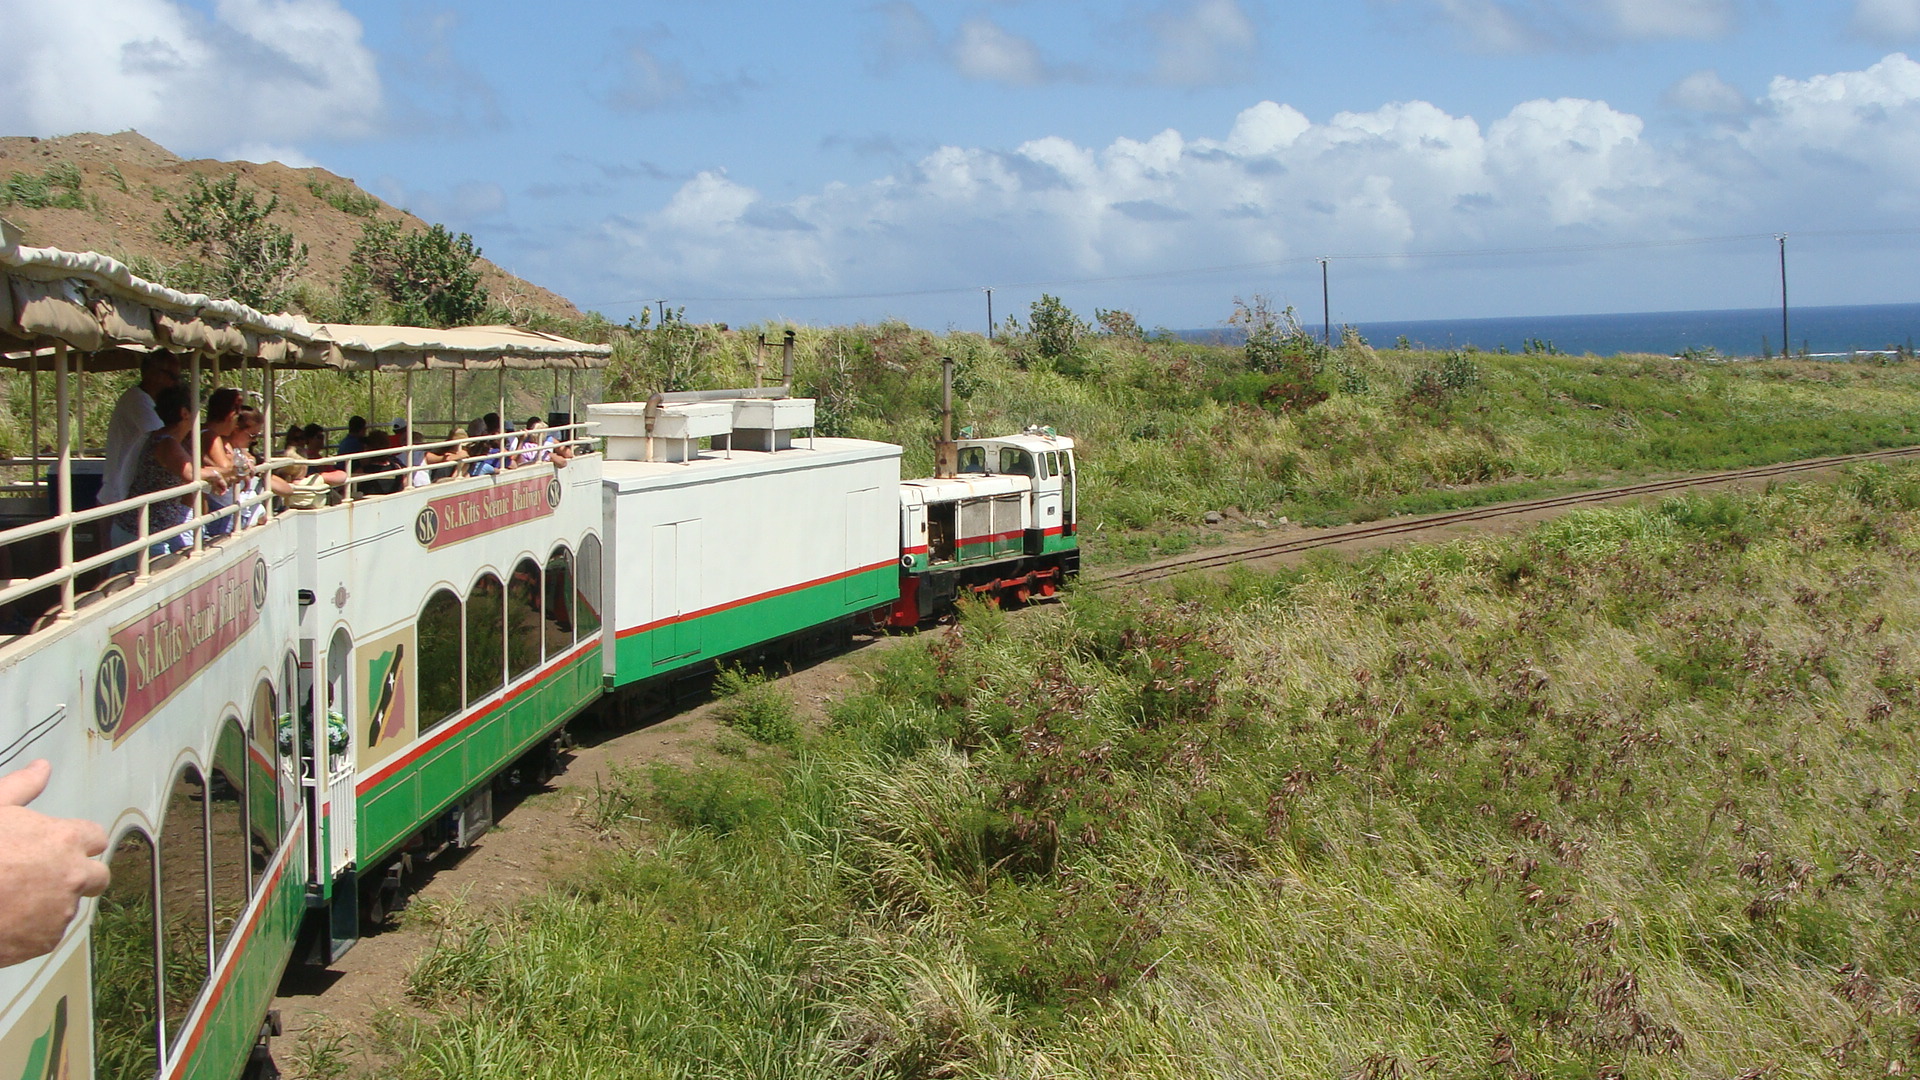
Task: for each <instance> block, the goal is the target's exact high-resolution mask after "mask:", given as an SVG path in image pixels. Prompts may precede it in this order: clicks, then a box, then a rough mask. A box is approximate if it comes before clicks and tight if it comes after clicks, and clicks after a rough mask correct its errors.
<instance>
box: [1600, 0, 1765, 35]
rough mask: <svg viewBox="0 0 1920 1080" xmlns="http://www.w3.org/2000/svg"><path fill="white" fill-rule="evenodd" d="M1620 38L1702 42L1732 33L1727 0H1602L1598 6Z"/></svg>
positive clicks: (1732, 21) (1732, 16) (1732, 20)
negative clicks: (1683, 39)
mask: <svg viewBox="0 0 1920 1080" xmlns="http://www.w3.org/2000/svg"><path fill="white" fill-rule="evenodd" d="M1601 7H1602V9H1603V10H1605V11H1606V13H1607V14H1608V16H1609V17H1610V18H1611V19H1612V21H1613V28H1614V31H1615V32H1616V33H1618V34H1619V35H1620V36H1621V37H1623V38H1628V39H1633V40H1642V39H1657V38H1685V39H1690V40H1696V41H1705V40H1710V39H1712V38H1718V37H1724V36H1726V35H1727V34H1729V33H1732V32H1733V28H1734V10H1733V4H1732V2H1731V0H1605V2H1604V3H1603V4H1602V5H1601Z"/></svg>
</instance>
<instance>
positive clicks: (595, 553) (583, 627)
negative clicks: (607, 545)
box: [574, 536, 600, 638]
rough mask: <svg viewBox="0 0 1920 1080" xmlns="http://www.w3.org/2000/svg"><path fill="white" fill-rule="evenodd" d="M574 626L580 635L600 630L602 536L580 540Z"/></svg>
mask: <svg viewBox="0 0 1920 1080" xmlns="http://www.w3.org/2000/svg"><path fill="white" fill-rule="evenodd" d="M576 574H577V576H576V580H575V582H574V595H575V597H577V598H578V603H577V605H576V606H575V608H574V626H575V627H577V628H578V630H579V634H578V636H579V637H583V638H584V637H587V636H588V635H590V634H596V633H599V631H600V538H599V537H598V536H589V537H587V538H586V539H585V540H582V541H580V563H579V566H578V568H577V570H576Z"/></svg>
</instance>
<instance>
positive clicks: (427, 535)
mask: <svg viewBox="0 0 1920 1080" xmlns="http://www.w3.org/2000/svg"><path fill="white" fill-rule="evenodd" d="M439 536H440V512H439V511H437V510H435V509H434V508H433V507H431V506H429V507H427V508H426V509H425V510H422V511H420V516H419V517H416V518H414V519H413V538H414V539H415V540H418V541H420V544H421V546H422V547H432V546H433V542H434V540H436V539H438V538H439Z"/></svg>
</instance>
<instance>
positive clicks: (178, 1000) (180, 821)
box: [160, 765, 213, 1047]
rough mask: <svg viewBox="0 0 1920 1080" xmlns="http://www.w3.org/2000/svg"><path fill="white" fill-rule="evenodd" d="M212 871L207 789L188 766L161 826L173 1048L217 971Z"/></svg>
mask: <svg viewBox="0 0 1920 1080" xmlns="http://www.w3.org/2000/svg"><path fill="white" fill-rule="evenodd" d="M208 880H209V872H208V866H207V784H206V781H205V779H203V778H202V777H201V775H200V770H199V769H197V768H194V767H193V766H192V765H188V766H187V767H186V768H184V769H181V770H180V774H179V775H178V776H176V777H174V781H173V793H172V794H171V795H169V796H168V797H167V812H166V816H165V817H163V818H161V821H160V944H161V948H162V950H163V956H162V968H161V970H162V971H163V973H164V974H163V976H162V978H161V980H160V983H161V994H162V997H163V1000H164V1003H165V1004H164V1011H165V1020H166V1043H167V1045H168V1046H169V1047H172V1046H173V1045H174V1044H175V1043H176V1042H177V1041H178V1040H179V1038H180V1036H181V1033H182V1030H181V1029H182V1028H183V1027H184V1026H185V1025H186V1019H187V1013H188V1011H189V1010H191V1009H192V1007H193V1002H194V999H195V998H197V997H199V996H200V989H201V988H202V987H204V986H205V985H206V983H207V976H208V974H209V973H210V972H211V971H212V970H213V923H212V916H213V912H212V905H211V893H210V891H209V888H208Z"/></svg>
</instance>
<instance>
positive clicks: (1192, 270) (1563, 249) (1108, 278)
mask: <svg viewBox="0 0 1920 1080" xmlns="http://www.w3.org/2000/svg"><path fill="white" fill-rule="evenodd" d="M1913 234H1920V227H1912V228H1897V229H1830V230H1825V231H1812V232H1796V233H1795V234H1794V235H1795V236H1800V237H1849V236H1895V235H1913ZM1779 235H1780V234H1779V233H1776V232H1765V233H1735V234H1730V235H1726V236H1695V237H1686V238H1681V239H1674V240H1618V241H1611V242H1606V243H1592V244H1557V245H1539V246H1534V247H1511V248H1451V249H1433V250H1426V251H1368V252H1347V253H1344V254H1330V255H1291V256H1287V257H1285V258H1279V259H1264V260H1261V261H1259V262H1248V263H1230V264H1226V265H1221V266H1200V267H1188V268H1186V269H1182V270H1149V271H1142V272H1140V273H1133V274H1107V275H1103V276H1100V277H1081V278H1052V279H1048V280H1043V281H1017V282H1002V283H999V284H996V285H994V286H991V287H992V288H996V289H1002V290H1005V289H1048V288H1060V287H1062V286H1069V285H1074V286H1077V285H1109V284H1114V283H1116V282H1126V281H1165V280H1170V279H1176V278H1194V277H1210V276H1213V275H1216V274H1244V273H1254V272H1258V271H1262V270H1277V269H1279V268H1281V267H1285V266H1303V265H1306V264H1310V263H1315V262H1319V263H1323V264H1324V263H1325V262H1328V261H1336V262H1359V261H1387V260H1394V259H1493V258H1503V257H1510V256H1516V255H1578V254H1592V253H1596V252H1607V251H1638V250H1649V249H1655V248H1679V247H1706V246H1711V245H1715V244H1733V243H1743V242H1750V241H1756V240H1772V239H1774V238H1775V237H1777V236H1779ZM981 289H982V286H980V285H954V286H948V287H942V288H932V289H908V290H902V291H897V292H873V293H817V294H813V295H791V294H789V295H777V296H679V297H675V298H674V299H675V300H676V301H677V302H681V303H689V304H780V303H785V304H794V303H824V302H829V301H837V300H901V299H909V298H912V297H920V296H957V295H960V294H963V293H977V292H980V291H981ZM658 302H659V301H658V300H657V299H656V298H654V297H648V298H646V299H643V300H608V301H601V302H597V303H591V304H588V305H586V306H587V307H592V308H603V307H626V306H628V305H632V304H653V303H658Z"/></svg>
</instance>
